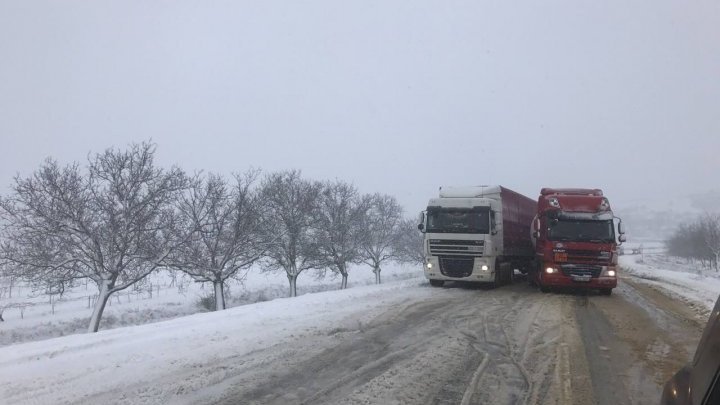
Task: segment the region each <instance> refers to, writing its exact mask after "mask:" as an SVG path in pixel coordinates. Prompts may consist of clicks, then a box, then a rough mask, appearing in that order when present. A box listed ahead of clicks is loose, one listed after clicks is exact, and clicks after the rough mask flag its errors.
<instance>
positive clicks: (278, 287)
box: [0, 264, 421, 346]
mask: <svg viewBox="0 0 720 405" xmlns="http://www.w3.org/2000/svg"><path fill="white" fill-rule="evenodd" d="M418 274H421V273H420V271H419V270H418V268H417V266H403V265H396V264H391V265H389V266H387V268H386V269H383V280H384V281H397V280H404V279H408V278H412V277H416V276H417V275H418ZM171 281H172V280H171V279H170V277H169V274H168V273H167V272H160V273H158V274H153V275H151V276H150V277H149V278H148V280H147V283H146V284H145V285H143V286H142V288H140V289H138V291H135V290H134V289H133V288H131V289H128V290H125V291H122V292H120V293H117V294H114V295H113V296H112V297H111V299H110V301H109V302H108V306H107V307H106V308H105V313H104V314H103V319H102V321H101V324H100V329H101V330H106V329H112V328H117V327H125V326H134V325H142V324H146V323H152V322H159V321H164V320H168V319H173V318H177V317H180V316H186V315H191V314H195V313H198V312H206V311H207V310H206V309H204V308H202V307H201V306H199V305H198V303H199V301H200V299H201V297H204V296H207V295H208V294H210V291H211V290H212V285H210V286H208V285H206V286H204V287H205V288H203V285H202V284H199V283H194V282H192V281H190V280H189V278H188V277H186V276H183V275H182V274H178V279H177V280H176V281H177V285H175V286H173V284H172V283H171ZM374 283H375V275H374V274H373V273H372V271H370V269H369V268H367V267H366V266H356V267H354V268H352V269H351V274H350V279H349V287H350V288H354V287H355V286H363V285H369V284H374ZM339 285H340V280H339V278H335V277H333V275H332V274H330V275H328V276H327V277H324V278H322V279H318V278H317V277H315V276H314V274H313V273H312V272H307V274H302V275H301V276H300V281H299V282H298V293H299V294H300V295H302V294H307V293H315V292H320V291H329V290H336V289H338V287H339ZM208 287H209V288H208ZM228 288H229V293H228V295H226V299H227V305H228V307H235V306H240V305H247V304H252V303H255V302H261V301H270V300H273V299H276V298H283V297H286V296H287V289H288V286H287V277H286V276H285V275H284V272H283V273H280V272H272V273H263V272H260V271H259V270H258V269H253V270H252V271H250V272H248V273H246V274H245V277H244V280H243V281H242V282H241V283H238V282H235V281H230V283H229V284H228ZM148 289H151V290H152V292H150V291H148ZM95 294H97V290H96V289H95V288H94V287H93V286H92V285H90V286H89V287H86V286H83V285H78V286H76V287H74V288H68V290H67V291H66V292H65V294H64V295H63V298H62V300H60V301H57V302H56V303H55V304H54V305H51V304H49V303H48V296H45V295H38V294H35V293H33V292H32V291H31V290H30V289H29V288H27V287H23V286H22V285H16V286H15V288H14V292H13V298H12V299H9V298H0V307H3V306H6V307H8V305H9V308H10V309H6V311H5V313H4V319H5V321H4V322H0V346H5V345H10V344H17V343H24V342H30V341H38V340H43V339H50V338H54V337H60V336H67V335H72V334H78V333H85V332H86V330H87V324H88V320H89V318H90V313H91V311H92V307H91V306H90V300H91V299H94V295H95ZM0 296H1V294H0ZM13 304H15V305H17V304H22V305H24V306H25V307H24V308H23V309H22V311H21V309H20V308H15V307H13V306H12V305H13ZM21 312H22V314H21Z"/></svg>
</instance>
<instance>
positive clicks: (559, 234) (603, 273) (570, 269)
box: [529, 188, 625, 295]
mask: <svg viewBox="0 0 720 405" xmlns="http://www.w3.org/2000/svg"><path fill="white" fill-rule="evenodd" d="M615 218H616V217H615V216H614V215H613V212H612V210H611V209H610V202H609V201H608V199H607V198H606V197H605V196H603V192H602V190H600V189H570V188H558V189H555V188H543V189H542V190H541V191H540V197H539V198H538V204H537V215H536V216H535V218H534V219H533V222H532V239H533V242H534V243H535V265H534V266H533V271H532V272H531V274H530V277H529V281H530V283H531V284H535V285H538V286H539V287H540V290H541V291H543V292H548V291H550V289H552V288H554V287H574V288H578V287H579V288H592V289H599V290H600V292H601V293H602V294H605V295H610V294H612V289H613V288H615V287H616V286H617V259H618V254H617V246H618V243H617V242H616V233H615V225H614V224H615V222H614V219H615ZM618 220H619V218H618ZM617 234H618V237H617V240H619V241H620V243H622V242H624V241H625V235H624V230H623V225H622V221H619V222H618V226H617Z"/></svg>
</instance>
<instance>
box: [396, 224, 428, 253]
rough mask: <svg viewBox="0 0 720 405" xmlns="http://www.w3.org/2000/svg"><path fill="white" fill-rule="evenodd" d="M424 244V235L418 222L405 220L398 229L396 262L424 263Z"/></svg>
mask: <svg viewBox="0 0 720 405" xmlns="http://www.w3.org/2000/svg"><path fill="white" fill-rule="evenodd" d="M423 242H424V238H423V234H422V232H420V231H418V229H417V220H413V219H404V220H403V221H402V222H401V223H400V226H399V227H398V237H397V241H396V243H397V245H396V247H395V250H396V253H397V254H396V256H397V257H396V260H398V261H400V262H403V263H410V264H422V263H424V262H425V252H424V251H423Z"/></svg>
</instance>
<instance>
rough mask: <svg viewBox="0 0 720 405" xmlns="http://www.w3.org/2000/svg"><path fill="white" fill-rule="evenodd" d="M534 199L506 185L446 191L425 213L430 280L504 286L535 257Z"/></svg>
mask: <svg viewBox="0 0 720 405" xmlns="http://www.w3.org/2000/svg"><path fill="white" fill-rule="evenodd" d="M535 211H536V210H535V201H534V200H533V199H531V198H528V197H525V196H523V195H521V194H519V193H516V192H514V191H512V190H510V189H507V188H505V187H501V186H494V187H489V186H477V187H445V188H442V187H441V188H440V195H439V196H438V197H437V198H432V199H430V201H429V202H428V207H427V211H424V212H422V213H421V223H420V225H419V226H418V227H419V229H420V230H421V231H422V232H423V233H424V234H425V240H424V243H423V245H424V251H425V277H427V278H428V279H429V280H430V284H431V285H433V286H441V285H443V283H444V282H445V281H469V282H476V283H492V284H496V285H498V284H505V283H508V282H511V281H512V279H513V275H514V269H519V270H521V271H522V272H528V271H529V270H530V269H531V265H532V263H533V259H534V250H533V245H532V241H531V240H530V223H531V222H532V218H533V215H535Z"/></svg>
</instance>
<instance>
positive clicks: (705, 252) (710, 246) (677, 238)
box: [666, 214, 720, 271]
mask: <svg viewBox="0 0 720 405" xmlns="http://www.w3.org/2000/svg"><path fill="white" fill-rule="evenodd" d="M666 245H667V249H668V254H670V255H672V256H677V257H682V258H685V259H693V260H700V261H702V262H703V263H705V262H707V263H709V264H711V265H712V266H714V267H715V270H716V271H718V260H719V259H720V215H717V214H705V215H703V216H701V217H700V218H698V219H697V220H696V221H695V222H693V223H691V224H685V225H681V226H680V227H679V228H678V229H677V230H676V231H675V233H674V234H673V235H672V236H671V237H670V239H668V240H667V241H666Z"/></svg>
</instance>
